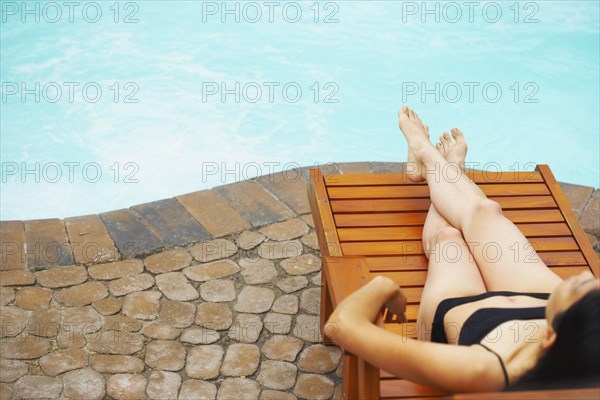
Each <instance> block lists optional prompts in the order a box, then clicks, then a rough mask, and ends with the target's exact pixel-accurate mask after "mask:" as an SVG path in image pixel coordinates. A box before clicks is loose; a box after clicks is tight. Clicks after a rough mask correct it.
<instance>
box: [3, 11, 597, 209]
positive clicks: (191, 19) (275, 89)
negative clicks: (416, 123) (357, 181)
mask: <svg viewBox="0 0 600 400" xmlns="http://www.w3.org/2000/svg"><path fill="white" fill-rule="evenodd" d="M1 7H2V25H1V28H2V29H1V33H0V38H1V54H0V55H1V57H0V58H1V61H0V63H1V64H0V67H1V72H0V78H1V81H2V88H1V90H2V102H1V106H2V113H1V114H2V117H1V122H0V132H1V142H0V144H1V146H0V147H1V150H0V155H1V159H2V191H1V192H2V193H1V202H0V203H1V206H0V207H1V208H0V214H1V215H0V218H1V219H2V220H12V219H33V218H50V217H68V216H75V215H83V214H91V213H100V212H104V211H109V210H113V209H118V208H123V207H129V206H131V205H134V204H139V203H143V202H148V201H154V200H158V199H162V198H166V197H172V196H174V195H178V194H182V193H187V192H191V191H196V190H201V189H204V188H210V187H213V186H218V185H222V184H225V183H230V182H234V181H238V180H241V179H247V178H251V177H253V176H256V175H262V174H266V173H269V172H273V171H281V170H284V169H290V168H294V167H297V166H304V165H313V164H315V163H326V162H347V161H405V160H406V144H405V142H404V140H403V138H402V135H401V133H400V132H399V131H398V128H397V117H396V111H397V110H398V108H399V107H400V106H401V105H402V104H408V105H410V106H411V107H413V108H414V109H416V110H417V111H418V112H419V113H420V114H421V116H422V117H423V119H424V120H425V121H426V122H427V123H428V124H429V126H430V130H431V132H432V135H433V138H437V137H438V136H439V134H441V132H443V130H449V129H450V128H452V127H454V126H458V127H460V128H461V129H462V130H463V131H464V132H465V135H466V137H467V140H468V142H469V156H468V160H470V161H471V162H472V163H473V164H472V165H473V166H476V167H479V168H483V169H493V170H495V169H498V168H500V169H507V170H510V169H512V170H515V169H520V170H531V169H532V168H533V165H534V164H536V163H547V164H550V166H551V167H552V169H553V171H554V173H555V175H556V177H557V179H558V180H559V181H566V182H571V183H577V184H583V185H589V186H594V187H598V186H600V182H599V181H600V172H599V164H600V159H599V154H600V143H599V142H600V137H599V129H600V123H599V114H598V110H599V109H600V104H599V86H600V77H599V59H598V58H599V53H598V48H599V39H598V38H599V20H598V18H597V16H598V13H599V3H598V2H596V1H572V2H561V1H534V2H531V1H523V2H513V1H509V2H502V1H499V2H460V1H459V2H432V1H430V2H421V1H419V2H407V1H404V2H391V1H333V2H315V1H296V2H233V1H230V2H221V1H219V2H193V1H146V0H144V1H136V2H61V1H58V2H35V1H32V2H27V3H22V2H11V1H2V2H1ZM476 163H477V164H476Z"/></svg>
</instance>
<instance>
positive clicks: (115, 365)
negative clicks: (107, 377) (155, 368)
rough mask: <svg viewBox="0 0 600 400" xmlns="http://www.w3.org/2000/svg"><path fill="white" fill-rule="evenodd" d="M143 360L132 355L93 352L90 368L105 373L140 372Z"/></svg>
mask: <svg viewBox="0 0 600 400" xmlns="http://www.w3.org/2000/svg"><path fill="white" fill-rule="evenodd" d="M144 367H145V366H144V361H142V360H140V359H139V358H137V357H134V356H123V355H107V354H95V355H93V356H92V368H93V369H95V370H96V371H98V372H102V373H107V374H122V373H132V374H134V373H140V372H142V371H143V370H144Z"/></svg>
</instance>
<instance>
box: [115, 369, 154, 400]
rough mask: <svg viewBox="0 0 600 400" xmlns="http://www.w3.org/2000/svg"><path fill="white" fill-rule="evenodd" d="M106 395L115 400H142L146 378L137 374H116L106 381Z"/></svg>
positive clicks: (144, 393) (144, 394)
mask: <svg viewBox="0 0 600 400" xmlns="http://www.w3.org/2000/svg"><path fill="white" fill-rule="evenodd" d="M106 394H108V395H109V396H110V397H113V398H115V399H117V400H134V399H144V398H145V397H146V378H144V376H143V375H139V374H117V375H112V376H110V377H109V378H108V379H107V381H106Z"/></svg>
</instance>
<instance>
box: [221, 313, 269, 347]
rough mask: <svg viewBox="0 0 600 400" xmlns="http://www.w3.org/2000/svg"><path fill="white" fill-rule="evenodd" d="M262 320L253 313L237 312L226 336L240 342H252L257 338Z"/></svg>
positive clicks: (261, 326)
mask: <svg viewBox="0 0 600 400" xmlns="http://www.w3.org/2000/svg"><path fill="white" fill-rule="evenodd" d="M262 328H263V322H262V320H261V319H260V317H259V316H258V315H255V314H237V315H236V317H235V320H234V322H233V325H232V326H231V329H229V332H228V333H227V336H228V337H229V338H230V339H232V340H236V341H238V342H241V343H254V342H256V341H257V340H258V337H259V336H260V332H261V331H262Z"/></svg>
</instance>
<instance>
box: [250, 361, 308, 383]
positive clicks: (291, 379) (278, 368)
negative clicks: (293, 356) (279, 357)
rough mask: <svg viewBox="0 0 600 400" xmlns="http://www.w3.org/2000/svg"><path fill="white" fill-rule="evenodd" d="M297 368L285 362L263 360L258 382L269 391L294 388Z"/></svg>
mask: <svg viewBox="0 0 600 400" xmlns="http://www.w3.org/2000/svg"><path fill="white" fill-rule="evenodd" d="M297 372H298V368H296V366H295V365H294V364H291V363H288V362H285V361H273V360H265V361H263V362H262V364H261V366H260V373H259V374H258V378H257V380H258V382H259V383H260V384H261V385H263V386H264V387H267V388H269V389H279V390H286V389H289V388H291V387H292V386H294V383H295V382H296V374H297Z"/></svg>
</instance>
